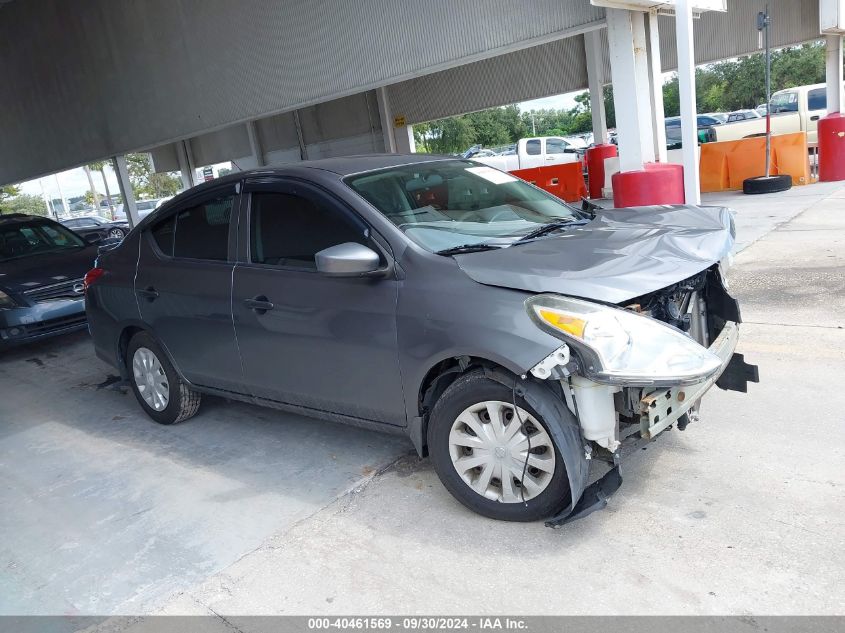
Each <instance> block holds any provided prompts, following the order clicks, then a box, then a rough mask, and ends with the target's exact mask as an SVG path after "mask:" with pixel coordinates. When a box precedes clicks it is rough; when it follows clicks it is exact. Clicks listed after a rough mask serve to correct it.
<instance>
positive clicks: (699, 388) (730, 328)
mask: <svg viewBox="0 0 845 633" xmlns="http://www.w3.org/2000/svg"><path fill="white" fill-rule="evenodd" d="M738 341H739V326H738V325H737V324H736V323H734V322H732V321H728V322H727V323H726V324H725V327H724V328H722V331H721V332H720V333H719V336H717V337H716V340H715V341H713V344H712V345H711V346H710V348H709V349H710V351H711V352H713V353H714V354H715V355H716V356H718V357H719V358H720V359H721V360H722V365H721V366H720V367H719V369H718V371H716V372H715V373H714V374H713V375H712V376H710V377H709V378H707V379H706V380H703V381H702V382H698V383H695V384H692V385H685V386H680V387H670V388H665V387H664V388H659V389H655V390H654V391H650V392H649V393H648V394H646V395H644V396H643V398H642V399H641V400H640V424H641V434H642V437H643V438H645V439H652V438H654V437H655V436H656V435H657V434H658V433H660V432H661V431H663V430H664V429H666V428H667V427H668V426H670V425H671V424H674V423H675V422H677V421H678V419H679V418H680V417H681V416H682V415H685V414H687V413H688V412H689V410H690V409H692V408H693V407H694V406H695V405H696V404H697V403H698V401H699V400H700V399H701V397H702V396H703V395H704V394H705V393H706V392H707V391H708V390H709V389H710V387H712V386H713V384H714V383H715V382H716V381H717V380H718V379H719V377H720V376H721V375H722V373H723V372H724V371H725V369H726V368H727V366H728V364H729V363H730V362H731V359H732V358H733V356H734V350H735V349H736V344H737V342H738ZM755 376H756V374H755ZM753 382H756V380H753Z"/></svg>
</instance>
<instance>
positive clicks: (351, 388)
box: [232, 180, 406, 425]
mask: <svg viewBox="0 0 845 633" xmlns="http://www.w3.org/2000/svg"><path fill="white" fill-rule="evenodd" d="M245 191H246V193H247V194H248V196H249V198H248V200H249V202H248V207H247V206H246V203H245V206H244V209H243V211H242V215H241V217H242V219H241V222H240V226H241V229H240V233H241V237H240V240H239V245H240V248H239V257H238V259H239V263H238V265H237V267H236V268H235V272H234V282H233V294H232V312H233V315H234V321H235V330H236V332H237V337H238V346H239V349H240V352H241V359H242V362H243V368H244V377H245V381H246V382H247V384H248V385H249V386H250V388H251V389H252V393H253V394H254V395H255V397H257V398H261V399H263V400H269V401H274V402H278V403H285V404H291V405H296V406H300V407H306V408H310V409H317V410H320V411H327V412H331V413H337V414H341V415H344V416H351V417H354V418H358V419H363V420H370V421H376V422H382V423H387V424H396V425H404V424H405V423H406V416H405V405H404V399H403V396H402V383H401V379H400V375H399V356H398V349H397V342H396V341H397V335H396V300H397V296H398V289H399V282H398V281H397V280H396V278H395V276H394V275H392V274H391V275H389V276H384V277H332V276H327V275H324V274H322V273H320V272H318V271H317V268H316V265H315V261H314V255H315V253H316V252H318V251H320V250H323V249H324V248H328V247H330V246H335V245H337V244H342V243H345V242H358V243H361V244H364V245H365V246H368V247H369V248H371V249H373V250H375V251H376V252H378V253H379V254H380V255H381V257H382V258H383V263H385V264H386V262H387V258H388V257H389V251H388V249H387V245H386V243H384V242H382V243H381V244H379V243H377V241H376V237H375V236H373V235H372V234H371V229H370V227H369V226H368V225H367V224H366V223H365V222H364V221H363V220H362V219H361V218H360V217H359V216H358V215H357V214H356V213H355V212H354V211H353V210H352V209H350V208H349V207H347V206H346V205H345V204H344V203H342V202H340V201H339V200H337V199H336V198H334V197H333V196H331V195H330V194H328V193H326V192H324V191H323V190H322V189H319V188H317V187H316V186H312V185H310V184H306V183H302V182H297V181H278V180H277V181H274V182H269V183H268V182H256V183H252V184H250V183H247V185H246V188H245ZM245 195H246V194H245Z"/></svg>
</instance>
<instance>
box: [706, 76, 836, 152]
mask: <svg viewBox="0 0 845 633" xmlns="http://www.w3.org/2000/svg"><path fill="white" fill-rule="evenodd" d="M770 107H771V112H772V116H771V119H772V134H791V133H792V132H806V133H807V142H808V143H811V144H812V143H816V142H817V141H818V121H819V119H820V118H821V117H823V116H824V115H825V114H827V89H826V86H825V84H814V85H812V86H798V87H797V88H787V89H786V90H778V91H777V92H776V93H774V94H773V95H772V100H771V103H770ZM711 129H712V132H711V140H715V141H736V140H739V139H742V138H748V137H750V136H762V135H763V134H765V133H766V118H765V117H762V118H759V119H748V120H745V121H735V122H732V123H725V124H723V125H718V126H715V127H713V128H711Z"/></svg>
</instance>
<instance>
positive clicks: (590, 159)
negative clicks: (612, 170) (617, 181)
mask: <svg viewBox="0 0 845 633" xmlns="http://www.w3.org/2000/svg"><path fill="white" fill-rule="evenodd" d="M614 156H616V145H613V144H612V143H604V144H602V145H596V146H594V147H591V148H590V149H588V150H587V175H588V176H589V178H590V197H591V198H601V197H602V195H601V190H602V187H604V159H605V158H613V157H614Z"/></svg>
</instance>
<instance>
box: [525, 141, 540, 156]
mask: <svg viewBox="0 0 845 633" xmlns="http://www.w3.org/2000/svg"><path fill="white" fill-rule="evenodd" d="M525 153H526V154H530V155H531V156H539V155H540V139H534V140H533V141H527V142H526V143H525Z"/></svg>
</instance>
